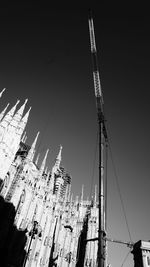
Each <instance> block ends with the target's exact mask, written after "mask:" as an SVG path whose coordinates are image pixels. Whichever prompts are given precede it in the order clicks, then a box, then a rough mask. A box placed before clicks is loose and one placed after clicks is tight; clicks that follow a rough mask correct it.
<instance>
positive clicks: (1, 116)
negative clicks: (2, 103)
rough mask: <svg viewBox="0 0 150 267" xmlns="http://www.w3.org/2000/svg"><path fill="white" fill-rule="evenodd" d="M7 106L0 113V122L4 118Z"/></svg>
mask: <svg viewBox="0 0 150 267" xmlns="http://www.w3.org/2000/svg"><path fill="white" fill-rule="evenodd" d="M8 106H9V103H8V104H7V106H6V107H5V108H4V110H3V111H2V112H1V113H0V121H1V120H2V118H3V117H4V115H5V112H6V109H7V108H8Z"/></svg>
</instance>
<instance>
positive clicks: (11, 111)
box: [0, 100, 20, 127]
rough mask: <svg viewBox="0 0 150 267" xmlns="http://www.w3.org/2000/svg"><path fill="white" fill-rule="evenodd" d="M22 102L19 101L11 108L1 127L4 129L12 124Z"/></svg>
mask: <svg viewBox="0 0 150 267" xmlns="http://www.w3.org/2000/svg"><path fill="white" fill-rule="evenodd" d="M19 102H20V100H17V102H16V104H15V105H14V106H13V107H12V108H11V110H9V112H8V113H7V114H6V115H5V117H4V118H3V120H2V121H1V123H0V125H2V127H7V126H8V124H9V123H10V122H11V120H12V117H13V115H14V112H15V110H16V107H17V105H18V104H19Z"/></svg>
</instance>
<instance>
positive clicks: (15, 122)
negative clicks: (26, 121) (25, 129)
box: [10, 99, 28, 127]
mask: <svg viewBox="0 0 150 267" xmlns="http://www.w3.org/2000/svg"><path fill="white" fill-rule="evenodd" d="M27 101H28V99H26V100H25V102H24V104H23V105H22V106H21V107H20V109H19V110H18V111H17V112H16V114H15V115H14V117H13V118H12V121H11V123H10V124H11V125H13V126H14V127H17V126H18V122H19V121H20V120H21V117H22V116H23V111H24V109H25V106H26V103H27Z"/></svg>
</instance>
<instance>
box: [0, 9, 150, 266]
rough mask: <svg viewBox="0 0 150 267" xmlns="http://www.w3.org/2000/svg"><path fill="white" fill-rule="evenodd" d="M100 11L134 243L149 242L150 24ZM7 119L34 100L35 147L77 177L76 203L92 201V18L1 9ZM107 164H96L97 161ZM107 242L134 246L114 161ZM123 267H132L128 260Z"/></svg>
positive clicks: (117, 158) (30, 132)
mask: <svg viewBox="0 0 150 267" xmlns="http://www.w3.org/2000/svg"><path fill="white" fill-rule="evenodd" d="M101 13H102V12H101V11H100V10H99V9H98V8H94V9H93V16H94V23H95V33H96V41H97V50H98V60H99V68H100V76H101V84H102V90H103V96H104V102H105V113H106V119H107V124H108V127H109V132H110V136H111V144H112V153H113V158H114V162H115V165H116V169H117V173H118V178H119V184H120V189H121V193H122V198H123V200H124V206H125V210H126V215H127V219H128V224H129V228H130V232H131V237H132V240H133V241H134V242H136V241H138V240H139V239H144V240H149V239H150V229H149V225H150V213H149V203H150V194H149V188H150V142H149V137H150V119H149V116H150V78H149V77H150V75H149V72H150V49H149V48H150V23H149V20H148V18H147V17H139V16H130V17H128V16H126V17H121V16H115V17H113V16H112V17H109V16H104V15H102V14H101ZM0 15H1V16H0V88H1V89H3V88H4V87H6V88H7V90H6V91H5V93H4V95H3V97H2V99H1V110H2V109H3V108H4V107H5V105H6V104H7V103H8V102H9V103H10V104H11V106H12V105H14V104H15V102H16V100H17V99H20V100H21V103H23V102H24V100H25V99H26V98H28V104H27V108H26V110H27V109H28V108H29V107H30V106H32V110H31V113H30V117H29V122H28V125H27V128H26V130H27V136H28V139H27V143H28V144H29V145H30V144H31V143H32V141H33V139H34V138H35V135H36V133H37V131H40V138H39V141H38V146H37V150H38V151H37V152H40V155H41V157H40V159H41V160H42V159H43V156H44V153H45V152H46V149H47V148H49V149H50V152H49V156H48V162H47V165H48V166H49V168H51V166H52V165H53V163H54V160H55V157H56V155H57V153H58V151H59V145H60V144H62V146H63V151H62V165H63V166H64V167H65V168H66V170H68V172H69V173H70V174H71V176H72V192H73V193H74V196H76V195H79V196H80V193H81V186H82V184H84V185H85V186H84V189H85V198H87V197H88V195H90V189H91V183H92V182H91V180H92V177H94V181H93V184H96V183H98V171H97V165H98V164H97V162H96V164H95V171H94V176H93V165H94V155H95V146H96V136H97V116H96V107H95V98H94V89H93V80H92V67H91V55H90V45H89V33H88V20H87V19H88V9H79V8H76V9H71V8H70V9H53V8H52V9H51V8H49V9H46V8H40V7H39V8H36V9H35V8H33V7H32V5H30V6H26V5H24V6H20V7H17V8H14V7H13V8H11V7H9V8H1V10H0ZM97 158H98V156H96V161H97ZM108 236H110V237H112V238H115V239H119V240H123V241H129V235H128V231H127V227H126V224H125V220H124V216H123V212H122V208H121V202H120V199H119V194H118V191H117V186H116V181H115V176H114V172H113V169H112V164H111V160H110V158H109V160H108ZM128 251H129V249H128V248H127V247H126V246H124V245H118V244H109V247H108V253H109V258H108V260H109V262H110V263H111V264H112V266H113V267H120V266H121V264H122V262H123V260H124V258H125V257H126V255H127V253H128ZM123 266H124V267H127V266H133V257H132V255H131V254H129V256H128V259H127V260H126V262H125V264H124V265H123Z"/></svg>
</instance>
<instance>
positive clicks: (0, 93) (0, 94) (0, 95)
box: [0, 88, 6, 98]
mask: <svg viewBox="0 0 150 267" xmlns="http://www.w3.org/2000/svg"><path fill="white" fill-rule="evenodd" d="M5 90H6V88H3V90H2V91H1V92H0V98H1V97H2V94H3V93H4V91H5Z"/></svg>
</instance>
